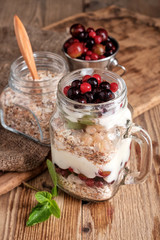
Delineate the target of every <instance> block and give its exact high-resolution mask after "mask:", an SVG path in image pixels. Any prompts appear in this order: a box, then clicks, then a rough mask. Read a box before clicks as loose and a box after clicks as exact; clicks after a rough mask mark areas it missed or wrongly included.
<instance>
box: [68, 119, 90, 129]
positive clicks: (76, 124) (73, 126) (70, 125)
mask: <svg viewBox="0 0 160 240" xmlns="http://www.w3.org/2000/svg"><path fill="white" fill-rule="evenodd" d="M66 121H67V128H68V129H75V130H79V129H84V128H85V127H86V125H85V124H81V123H79V122H72V121H70V120H68V119H67V120H66Z"/></svg>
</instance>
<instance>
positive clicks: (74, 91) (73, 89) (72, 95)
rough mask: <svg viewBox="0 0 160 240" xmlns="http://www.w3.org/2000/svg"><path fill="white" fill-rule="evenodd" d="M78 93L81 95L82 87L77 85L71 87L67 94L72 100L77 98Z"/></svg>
mask: <svg viewBox="0 0 160 240" xmlns="http://www.w3.org/2000/svg"><path fill="white" fill-rule="evenodd" d="M78 95H80V89H79V88H76V87H71V88H70V89H69V90H68V92H67V96H68V97H69V98H70V99H72V100H74V99H76V98H77V96H78Z"/></svg>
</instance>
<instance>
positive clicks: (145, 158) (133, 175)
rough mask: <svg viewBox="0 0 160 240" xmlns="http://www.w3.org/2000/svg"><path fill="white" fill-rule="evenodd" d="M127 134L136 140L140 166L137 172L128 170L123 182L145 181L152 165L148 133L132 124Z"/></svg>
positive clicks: (150, 143) (150, 142)
mask: <svg viewBox="0 0 160 240" xmlns="http://www.w3.org/2000/svg"><path fill="white" fill-rule="evenodd" d="M127 135H128V136H127V137H131V138H132V139H133V140H134V141H136V142H137V143H138V144H139V146H140V149H141V154H140V160H141V166H140V171H139V172H130V171H129V172H128V173H127V174H126V176H125V179H124V182H123V184H136V183H141V182H143V181H145V179H146V177H147V175H148V173H149V171H150V169H151V165H152V141H151V138H150V136H149V134H148V133H147V132H146V131H145V130H144V129H143V128H142V127H140V126H138V125H136V124H132V125H131V127H130V128H129V129H128V134H127Z"/></svg>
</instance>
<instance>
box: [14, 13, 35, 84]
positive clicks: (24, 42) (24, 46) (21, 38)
mask: <svg viewBox="0 0 160 240" xmlns="http://www.w3.org/2000/svg"><path fill="white" fill-rule="evenodd" d="M14 29H15V34H16V38H17V42H18V46H19V48H20V51H21V54H22V56H23V58H24V60H25V62H26V64H27V66H28V68H29V71H30V73H31V75H32V78H33V79H34V80H35V79H39V77H38V73H37V69H36V64H35V61H34V57H33V51H32V46H31V43H30V40H29V37H28V34H27V32H26V30H25V27H24V25H23V23H22V22H21V20H20V19H19V17H18V16H16V15H15V16H14Z"/></svg>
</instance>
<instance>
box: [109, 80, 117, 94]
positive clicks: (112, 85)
mask: <svg viewBox="0 0 160 240" xmlns="http://www.w3.org/2000/svg"><path fill="white" fill-rule="evenodd" d="M110 90H111V91H112V92H117V90H118V84H117V83H115V82H113V83H111V84H110Z"/></svg>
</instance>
